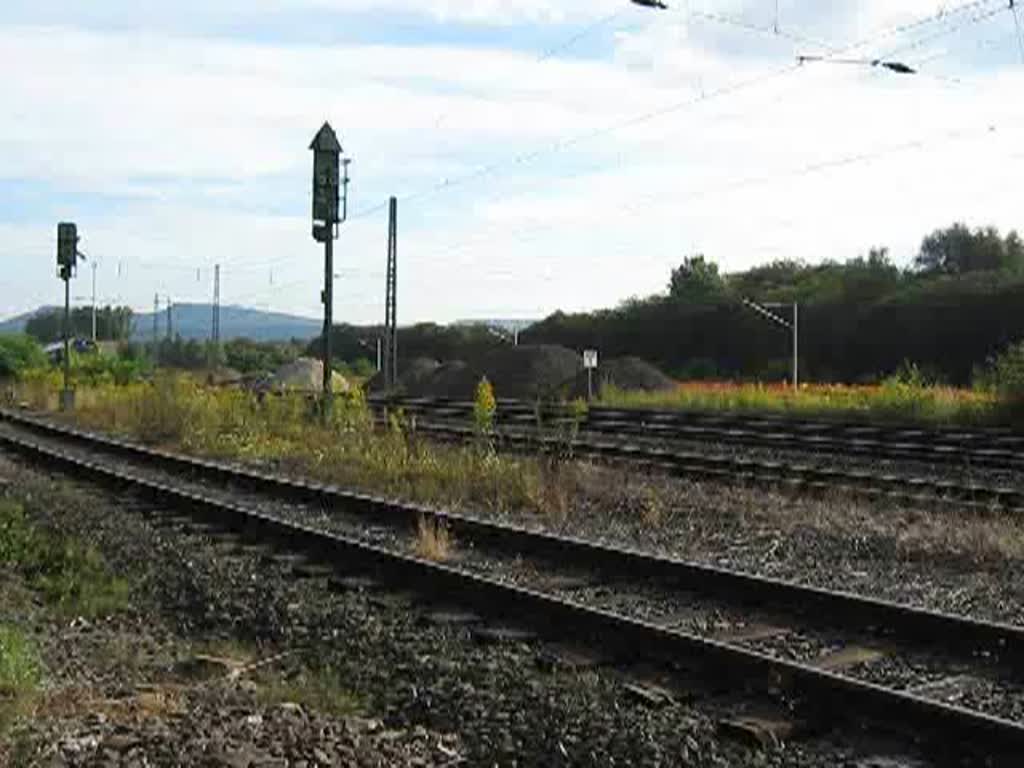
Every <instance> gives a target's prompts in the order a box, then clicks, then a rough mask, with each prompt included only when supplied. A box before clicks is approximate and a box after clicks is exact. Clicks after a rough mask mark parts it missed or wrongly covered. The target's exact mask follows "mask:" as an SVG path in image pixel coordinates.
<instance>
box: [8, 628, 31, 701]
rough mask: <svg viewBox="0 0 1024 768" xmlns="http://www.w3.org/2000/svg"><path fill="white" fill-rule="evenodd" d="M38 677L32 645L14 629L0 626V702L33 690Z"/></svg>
mask: <svg viewBox="0 0 1024 768" xmlns="http://www.w3.org/2000/svg"><path fill="white" fill-rule="evenodd" d="M39 677H40V663H39V657H38V656H37V655H36V652H35V649H34V648H33V647H32V644H31V643H30V642H29V641H28V639H27V638H26V637H25V636H24V635H23V634H22V633H21V632H19V631H18V630H17V629H16V628H14V627H9V626H5V625H3V624H0V700H2V699H3V698H5V697H9V696H11V695H12V694H18V693H23V692H25V691H28V690H31V689H33V688H35V687H36V686H37V685H38V684H39Z"/></svg>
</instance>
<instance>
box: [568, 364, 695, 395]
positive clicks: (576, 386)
mask: <svg viewBox="0 0 1024 768" xmlns="http://www.w3.org/2000/svg"><path fill="white" fill-rule="evenodd" d="M599 362H600V365H598V367H597V370H595V371H594V374H593V376H594V393H595V394H597V393H599V392H600V391H601V390H602V389H603V388H604V387H607V386H613V387H616V388H618V389H622V390H628V391H640V392H668V391H671V390H673V389H675V388H676V381H675V380H674V379H672V378H670V377H668V376H666V375H665V374H664V373H663V372H662V371H661V370H659V369H658V368H657V367H656V366H653V365H651V364H650V363H648V362H647V361H646V360H641V359H640V358H639V357H616V358H612V359H611V360H601V361H599ZM562 390H563V393H564V395H565V396H566V397H569V398H575V397H586V396H587V372H586V371H580V372H579V373H577V374H576V375H575V376H573V377H572V378H570V379H569V380H568V381H566V382H565V383H564V384H563V385H562Z"/></svg>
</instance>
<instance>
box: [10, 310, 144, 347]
mask: <svg viewBox="0 0 1024 768" xmlns="http://www.w3.org/2000/svg"><path fill="white" fill-rule="evenodd" d="M70 319H71V335H72V336H73V337H78V338H87V339H88V338H92V307H74V308H72V310H71V317H70ZM25 333H26V334H28V335H29V336H31V337H32V338H34V339H36V340H38V341H39V342H41V343H43V344H49V343H51V342H54V341H58V340H60V339H63V338H64V310H63V309H51V310H47V311H45V312H39V313H37V314H36V315H34V316H32V317H31V318H29V320H28V322H27V323H26V324H25ZM131 335H132V310H131V308H130V307H111V306H106V307H97V308H96V340H97V341H127V340H128V339H129V338H131Z"/></svg>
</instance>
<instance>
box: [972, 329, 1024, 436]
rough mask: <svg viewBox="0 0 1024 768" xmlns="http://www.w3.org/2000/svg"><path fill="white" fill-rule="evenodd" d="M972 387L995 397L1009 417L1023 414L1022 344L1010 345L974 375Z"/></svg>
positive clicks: (1023, 376)
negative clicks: (1008, 412)
mask: <svg viewBox="0 0 1024 768" xmlns="http://www.w3.org/2000/svg"><path fill="white" fill-rule="evenodd" d="M974 386H975V387H976V388H977V389H980V390H982V391H984V392H989V393H992V394H994V395H996V396H997V397H998V398H999V400H1000V401H1001V402H1002V404H1003V406H1004V408H1006V409H1008V410H1009V411H1010V414H1009V415H1011V416H1014V417H1016V416H1019V415H1021V414H1022V413H1024V342H1017V343H1016V344H1011V345H1010V346H1009V347H1007V348H1006V349H1005V350H1003V351H1002V352H1001V353H999V355H997V356H996V357H994V358H992V359H990V360H989V364H988V367H987V368H983V369H979V370H976V371H975V374H974Z"/></svg>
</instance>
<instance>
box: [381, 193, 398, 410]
mask: <svg viewBox="0 0 1024 768" xmlns="http://www.w3.org/2000/svg"><path fill="white" fill-rule="evenodd" d="M397 293H398V199H397V198H395V197H392V198H391V200H390V201H389V205H388V274H387V289H386V296H385V301H384V389H385V390H386V391H388V392H390V391H391V390H392V389H393V388H394V387H395V385H396V384H397V383H398V316H397V315H398V296H397Z"/></svg>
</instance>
